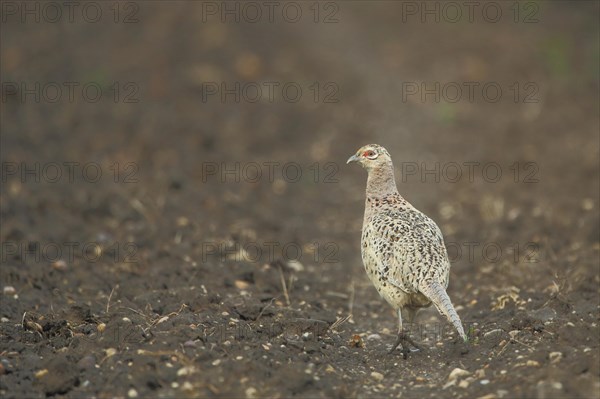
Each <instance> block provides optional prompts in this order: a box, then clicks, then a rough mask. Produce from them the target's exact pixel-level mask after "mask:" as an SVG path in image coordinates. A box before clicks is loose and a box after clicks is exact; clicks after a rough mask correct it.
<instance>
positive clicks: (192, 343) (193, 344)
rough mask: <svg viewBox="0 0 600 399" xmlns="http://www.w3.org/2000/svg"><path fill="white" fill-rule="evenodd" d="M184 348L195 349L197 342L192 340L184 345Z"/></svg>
mask: <svg viewBox="0 0 600 399" xmlns="http://www.w3.org/2000/svg"><path fill="white" fill-rule="evenodd" d="M183 346H185V347H188V348H195V347H196V341H192V340H189V341H185V342H184V343H183Z"/></svg>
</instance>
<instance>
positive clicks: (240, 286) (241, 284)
mask: <svg viewBox="0 0 600 399" xmlns="http://www.w3.org/2000/svg"><path fill="white" fill-rule="evenodd" d="M234 284H235V286H236V288H237V289H240V290H245V289H247V288H248V286H249V285H250V284H248V283H247V282H246V281H244V280H235V283H234Z"/></svg>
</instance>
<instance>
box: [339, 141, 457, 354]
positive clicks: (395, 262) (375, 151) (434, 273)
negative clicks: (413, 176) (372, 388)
mask: <svg viewBox="0 0 600 399" xmlns="http://www.w3.org/2000/svg"><path fill="white" fill-rule="evenodd" d="M350 162H358V163H360V164H361V166H363V167H364V168H365V169H366V170H367V172H368V179H367V190H366V201H365V215H364V220H363V228H362V237H361V253H362V259H363V263H364V266H365V270H366V272H367V275H368V276H369V279H370V280H371V281H372V282H373V284H374V285H375V288H376V289H377V291H378V292H379V294H380V295H381V296H382V297H383V298H384V299H385V300H386V301H387V302H388V303H389V304H390V305H392V307H393V308H394V309H396V310H398V318H399V328H398V340H397V341H396V344H395V345H394V347H393V348H392V350H394V349H395V347H396V346H398V344H400V343H402V346H403V352H404V354H405V356H406V353H407V352H408V344H412V345H414V346H417V345H416V344H415V343H414V342H413V341H412V340H411V339H410V338H409V337H408V336H407V335H406V334H405V333H404V331H403V329H402V314H401V311H402V310H404V311H405V313H407V315H408V319H409V322H412V321H413V318H414V316H415V314H416V312H417V310H418V309H420V308H422V307H427V306H430V305H431V303H432V302H433V304H434V305H435V306H436V307H437V309H438V310H439V312H440V313H441V314H443V315H445V316H446V317H447V318H448V320H449V321H450V322H451V323H452V324H453V326H454V327H455V328H456V330H457V331H458V333H459V335H460V336H461V337H462V338H463V339H464V340H465V341H466V339H467V337H466V335H465V333H464V330H463V327H462V324H461V322H460V318H459V317H458V314H457V313H456V311H455V310H454V307H453V306H452V303H451V302H450V298H449V297H448V295H447V294H446V288H447V287H448V277H449V272H450V261H449V260H448V253H447V251H446V246H445V245H444V238H443V236H442V233H441V231H440V229H439V228H438V226H437V225H436V224H435V222H434V221H433V220H431V219H430V218H429V217H427V216H426V215H425V214H423V213H422V212H420V211H419V210H417V209H416V208H415V207H413V206H412V205H411V204H410V203H409V202H408V201H406V200H405V199H404V198H402V196H401V195H400V194H399V193H398V190H397V188H396V182H395V180H394V168H393V165H392V160H391V157H390V154H389V153H388V152H387V150H386V149H385V148H383V147H381V146H379V145H376V144H370V145H366V146H364V147H362V148H360V149H359V150H358V152H357V153H356V154H355V155H353V156H352V157H350V159H348V163H350Z"/></svg>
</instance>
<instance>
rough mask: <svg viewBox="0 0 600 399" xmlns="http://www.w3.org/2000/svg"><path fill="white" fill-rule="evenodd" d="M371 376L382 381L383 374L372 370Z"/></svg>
mask: <svg viewBox="0 0 600 399" xmlns="http://www.w3.org/2000/svg"><path fill="white" fill-rule="evenodd" d="M371 377H373V379H374V380H375V381H383V374H381V373H378V372H377V371H373V372H372V373H371Z"/></svg>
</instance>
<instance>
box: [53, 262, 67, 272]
mask: <svg viewBox="0 0 600 399" xmlns="http://www.w3.org/2000/svg"><path fill="white" fill-rule="evenodd" d="M52 268H53V269H54V270H59V271H61V272H64V271H65V270H67V262H65V261H64V260H62V259H61V260H57V261H56V262H53V263H52Z"/></svg>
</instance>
